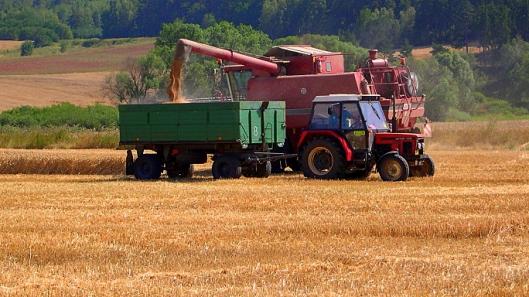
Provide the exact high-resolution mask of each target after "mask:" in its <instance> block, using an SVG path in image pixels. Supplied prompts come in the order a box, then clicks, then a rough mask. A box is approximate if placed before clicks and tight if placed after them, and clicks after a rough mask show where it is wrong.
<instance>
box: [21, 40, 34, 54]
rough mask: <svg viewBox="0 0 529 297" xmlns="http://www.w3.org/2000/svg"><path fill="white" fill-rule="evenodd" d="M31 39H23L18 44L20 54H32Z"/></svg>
mask: <svg viewBox="0 0 529 297" xmlns="http://www.w3.org/2000/svg"><path fill="white" fill-rule="evenodd" d="M33 48H34V46H33V41H30V40H28V41H24V43H22V45H21V46H20V55H21V56H23V57H24V56H31V55H32V54H33Z"/></svg>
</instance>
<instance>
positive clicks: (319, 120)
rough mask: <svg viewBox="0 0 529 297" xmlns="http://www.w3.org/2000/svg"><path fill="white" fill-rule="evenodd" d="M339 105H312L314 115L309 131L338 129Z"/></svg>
mask: <svg viewBox="0 0 529 297" xmlns="http://www.w3.org/2000/svg"><path fill="white" fill-rule="evenodd" d="M340 105H341V104H340V103H318V104H315V105H314V114H313V115H312V120H311V122H310V128H311V129H318V130H320V129H321V130H338V129H340V113H341V106H340Z"/></svg>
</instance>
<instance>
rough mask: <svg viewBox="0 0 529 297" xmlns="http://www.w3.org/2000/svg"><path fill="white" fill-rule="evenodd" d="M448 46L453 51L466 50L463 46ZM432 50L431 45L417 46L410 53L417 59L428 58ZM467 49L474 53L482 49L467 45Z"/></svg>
mask: <svg viewBox="0 0 529 297" xmlns="http://www.w3.org/2000/svg"><path fill="white" fill-rule="evenodd" d="M449 48H450V49H451V50H455V51H466V49H465V48H461V49H454V48H452V47H449ZM432 50H433V48H431V47H419V48H415V49H413V50H412V53H411V54H412V56H413V57H414V58H417V59H428V58H431V57H432ZM468 51H469V53H472V54H476V53H480V52H481V51H482V49H480V48H478V47H469V48H468Z"/></svg>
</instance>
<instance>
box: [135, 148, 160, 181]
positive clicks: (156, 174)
mask: <svg viewBox="0 0 529 297" xmlns="http://www.w3.org/2000/svg"><path fill="white" fill-rule="evenodd" d="M161 174H162V161H161V160H160V158H159V157H158V156H157V155H154V154H149V155H141V156H140V157H138V158H137V159H136V161H135V162H134V176H135V177H136V179H139V180H152V179H158V178H160V175H161Z"/></svg>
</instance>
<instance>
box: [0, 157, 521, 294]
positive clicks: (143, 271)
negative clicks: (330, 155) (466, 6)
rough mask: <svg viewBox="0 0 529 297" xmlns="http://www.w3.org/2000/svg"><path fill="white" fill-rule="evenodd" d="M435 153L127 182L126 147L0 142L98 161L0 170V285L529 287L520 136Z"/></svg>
mask: <svg viewBox="0 0 529 297" xmlns="http://www.w3.org/2000/svg"><path fill="white" fill-rule="evenodd" d="M431 155H432V156H433V157H434V159H435V160H436V161H437V165H438V174H437V175H436V176H435V177H434V178H425V179H411V180H410V181H408V182H404V183H383V182H380V181H379V178H378V176H377V175H375V174H373V175H372V176H371V178H370V179H369V180H368V181H316V180H306V179H304V178H303V177H302V176H301V175H298V174H292V173H290V174H285V175H281V176H274V177H271V178H269V179H264V180H261V179H245V178H243V179H240V180H235V181H213V180H212V179H211V178H210V177H209V173H208V172H207V169H205V168H204V167H202V168H201V172H199V173H200V174H199V176H198V177H197V178H195V179H193V180H184V181H176V182H175V181H168V180H160V181H157V182H137V181H135V180H133V179H130V178H126V177H123V176H122V175H121V174H120V172H121V170H122V162H123V157H124V152H121V151H114V150H96V151H74V150H53V151H15V150H0V167H1V170H2V172H3V173H14V171H15V170H12V171H11V172H10V171H9V170H10V169H6V168H13V167H17V166H18V167H24V166H25V167H27V168H28V170H27V172H30V169H31V168H32V166H33V167H38V166H42V165H41V164H46V162H49V163H48V164H55V165H53V166H59V167H60V166H63V167H62V168H70V169H71V171H70V172H69V173H75V170H74V169H72V168H81V167H86V166H88V167H89V166H91V165H90V164H93V163H94V162H96V163H97V162H100V163H97V166H95V165H92V166H95V167H93V168H96V167H99V169H93V171H90V170H85V171H84V173H89V172H92V173H97V174H99V175H23V174H18V175H17V174H11V175H0V189H1V191H0V199H1V201H2V203H1V204H0V269H1V271H2V273H0V295H6V296H38V295H41V296H129V295H136V296H137V295H139V296H175V295H176V296H179V295H185V296H189V295H191V296H193V295H194V296H208V295H209V296H213V295H214V296H239V295H243V296H255V295H261V296H265V295H282V296H302V295H313V296H335V295H362V296H370V295H379V296H380V295H384V296H395V295H396V296H410V295H412V296H424V295H438V296H445V295H458V296H524V295H525V296H526V295H529V248H528V246H529V183H528V182H529V172H528V170H527V168H528V167H529V152H528V151H507V150H500V151H496V150H490V151H486V150H464V151H457V150H435V151H432V152H431ZM21 160H26V163H23V161H21ZM46 160H47V161H46ZM39 162H40V163H39ZM60 164H62V165H60ZM76 164H77V165H76ZM45 166H46V165H45ZM101 168H105V169H101ZM56 170H57V169H56ZM21 171H22V169H21ZM42 172H45V171H44V170H43V171H42ZM49 172H53V170H51V169H50V170H49ZM77 173H83V172H80V171H79V172H77ZM105 174H106V175H105Z"/></svg>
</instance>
